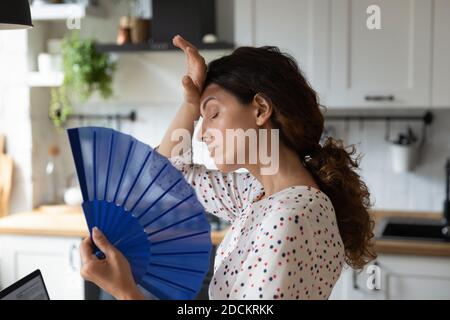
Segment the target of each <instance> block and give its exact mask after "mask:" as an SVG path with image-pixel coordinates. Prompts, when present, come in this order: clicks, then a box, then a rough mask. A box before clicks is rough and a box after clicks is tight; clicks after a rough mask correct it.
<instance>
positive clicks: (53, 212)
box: [0, 206, 450, 257]
mask: <svg viewBox="0 0 450 320" xmlns="http://www.w3.org/2000/svg"><path fill="white" fill-rule="evenodd" d="M371 215H372V217H373V219H374V220H375V223H376V226H375V230H377V223H378V222H379V221H380V220H381V219H383V218H387V217H409V218H424V219H433V220H436V219H440V215H439V214H437V213H435V212H404V211H381V210H380V211H378V210H374V211H371ZM226 232H227V230H222V231H213V232H211V239H212V242H213V244H214V245H218V244H219V243H220V242H221V241H222V239H223V237H224V236H225V234H226ZM0 234H23V235H43V236H63V237H81V238H84V237H86V236H87V235H88V230H87V226H86V221H85V219H84V216H83V214H82V211H81V208H80V207H66V206H56V207H43V208H41V209H38V210H35V211H33V212H24V213H18V214H14V215H10V216H8V217H4V218H1V219H0ZM374 246H375V251H376V252H377V253H378V254H405V255H422V256H440V257H450V242H449V243H438V242H431V241H430V242H429V241H401V240H380V239H375V241H374Z"/></svg>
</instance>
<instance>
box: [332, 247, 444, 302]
mask: <svg viewBox="0 0 450 320" xmlns="http://www.w3.org/2000/svg"><path fill="white" fill-rule="evenodd" d="M373 264H374V263H371V264H369V266H366V267H365V268H364V270H363V271H361V272H359V273H357V272H355V271H353V270H352V269H350V268H346V269H345V270H344V271H343V272H342V274H341V277H340V278H339V280H338V282H337V283H336V285H335V287H334V289H333V292H332V295H331V297H330V299H351V300H360V299H368V300H373V299H383V300H384V299H386V300H415V299H450V258H439V257H419V256H404V255H379V256H378V258H377V259H376V262H375V264H376V265H377V266H376V267H375V268H374V267H373ZM368 268H369V269H368ZM377 269H378V270H379V273H378V274H377V275H375V273H376V271H375V270H377ZM377 276H379V280H380V282H379V285H380V286H379V287H378V289H377V288H374V286H370V283H372V284H373V282H371V281H372V280H374V279H375V278H376V277H377ZM368 283H369V285H368Z"/></svg>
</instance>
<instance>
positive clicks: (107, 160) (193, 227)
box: [68, 127, 212, 299]
mask: <svg viewBox="0 0 450 320" xmlns="http://www.w3.org/2000/svg"><path fill="white" fill-rule="evenodd" d="M68 135H69V140H70V145H71V148H72V154H73V158H74V161H75V166H76V171H77V175H78V180H79V182H80V187H81V191H82V195H83V200H84V202H83V211H84V214H85V217H86V221H87V224H88V227H89V230H90V232H92V229H93V227H95V226H97V227H98V228H99V229H100V230H102V232H103V233H104V234H105V236H106V237H107V238H108V240H109V241H110V242H111V243H112V244H113V245H114V246H115V247H116V248H117V249H119V250H120V252H122V254H123V255H124V256H125V257H126V258H127V259H128V262H129V263H130V266H131V270H132V273H133V277H134V279H135V281H136V283H137V284H139V285H140V286H142V287H143V288H145V289H146V290H148V291H149V292H150V293H152V294H153V295H155V296H156V297H158V298H160V299H192V298H194V297H195V296H196V295H197V293H198V291H199V290H200V287H201V285H202V282H203V279H204V277H205V275H206V272H207V271H208V268H209V257H210V253H211V246H212V245H211V237H210V225H209V223H208V221H207V219H206V216H205V211H204V208H203V207H202V205H201V204H200V202H199V201H198V199H197V198H196V195H195V192H194V190H193V189H192V187H191V186H190V185H189V184H188V183H187V182H186V181H185V180H184V178H183V176H182V174H181V173H180V172H179V171H178V170H177V169H176V168H175V167H173V166H172V164H171V163H170V161H169V160H168V159H167V158H165V157H163V156H161V155H160V154H158V153H157V152H156V151H154V150H153V149H152V148H151V147H149V146H148V145H146V144H144V143H142V142H140V141H138V140H136V139H134V138H133V137H131V136H129V135H126V134H123V133H120V132H117V131H115V130H112V129H108V128H100V127H84V128H74V129H69V130H68ZM96 255H97V256H98V257H99V258H102V257H101V256H102V253H101V252H100V251H98V249H97V251H96Z"/></svg>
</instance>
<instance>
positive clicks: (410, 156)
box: [390, 142, 419, 173]
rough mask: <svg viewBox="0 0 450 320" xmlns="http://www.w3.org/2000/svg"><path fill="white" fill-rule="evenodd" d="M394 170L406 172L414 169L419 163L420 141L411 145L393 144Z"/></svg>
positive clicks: (391, 147)
mask: <svg viewBox="0 0 450 320" xmlns="http://www.w3.org/2000/svg"><path fill="white" fill-rule="evenodd" d="M390 149H391V159H392V171H394V172H395V173H405V172H408V171H411V170H413V169H414V168H415V167H416V165H417V158H418V151H419V143H417V142H415V143H413V144H409V145H402V144H395V143H393V144H391V146H390Z"/></svg>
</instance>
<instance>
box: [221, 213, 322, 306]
mask: <svg viewBox="0 0 450 320" xmlns="http://www.w3.org/2000/svg"><path fill="white" fill-rule="evenodd" d="M283 209H284V210H282V211H279V212H276V214H272V215H271V216H269V217H267V218H266V219H264V220H263V222H262V223H261V227H260V228H261V232H259V235H258V236H256V238H255V239H254V240H253V241H252V242H251V249H250V252H249V254H248V256H247V258H246V259H245V260H244V261H243V264H242V267H241V270H240V272H239V273H238V276H237V279H236V281H235V283H234V287H233V288H232V290H231V292H230V297H229V298H230V299H252V300H254V299H264V300H268V299H270V300H271V299H303V298H306V297H307V296H308V295H309V294H310V292H308V291H311V288H310V287H309V286H310V284H311V283H310V281H309V280H308V279H306V278H302V275H304V274H305V272H300V271H301V270H302V269H303V268H304V269H306V266H305V263H306V265H308V263H309V265H314V263H315V262H316V261H314V260H315V257H314V255H312V253H313V250H314V248H313V244H312V242H313V235H312V232H310V231H309V228H308V226H307V223H306V225H302V224H301V222H300V221H299V219H298V215H297V213H296V212H295V211H294V210H286V209H287V208H283ZM292 209H293V208H292ZM299 230H301V234H302V237H300V236H299ZM308 241H309V243H308ZM311 260H313V261H311ZM309 265H308V270H309Z"/></svg>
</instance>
